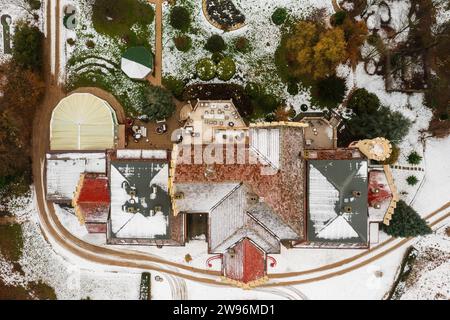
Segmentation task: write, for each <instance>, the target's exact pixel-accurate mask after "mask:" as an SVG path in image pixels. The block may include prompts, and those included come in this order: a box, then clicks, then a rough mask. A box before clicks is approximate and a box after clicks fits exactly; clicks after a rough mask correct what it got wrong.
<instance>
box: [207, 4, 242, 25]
mask: <svg viewBox="0 0 450 320" xmlns="http://www.w3.org/2000/svg"><path fill="white" fill-rule="evenodd" d="M202 1H203V4H202V7H203V14H204V15H205V17H206V20H208V22H209V23H211V24H212V25H213V26H214V27H216V28H218V29H221V30H226V31H233V30H237V29H240V28H242V27H243V26H244V24H245V15H244V14H243V13H242V12H241V11H240V10H239V9H238V8H237V7H236V5H235V4H234V3H233V1H232V0H202Z"/></svg>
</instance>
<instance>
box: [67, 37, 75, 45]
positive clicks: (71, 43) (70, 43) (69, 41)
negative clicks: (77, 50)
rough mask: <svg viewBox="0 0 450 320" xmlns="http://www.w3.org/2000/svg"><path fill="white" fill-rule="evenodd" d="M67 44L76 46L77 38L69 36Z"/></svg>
mask: <svg viewBox="0 0 450 320" xmlns="http://www.w3.org/2000/svg"><path fill="white" fill-rule="evenodd" d="M67 44H68V45H69V46H74V45H75V40H74V39H73V38H69V39H67Z"/></svg>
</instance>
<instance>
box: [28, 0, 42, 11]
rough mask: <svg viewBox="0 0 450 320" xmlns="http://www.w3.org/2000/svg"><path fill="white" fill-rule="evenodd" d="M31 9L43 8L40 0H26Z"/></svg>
mask: <svg viewBox="0 0 450 320" xmlns="http://www.w3.org/2000/svg"><path fill="white" fill-rule="evenodd" d="M26 1H27V2H28V5H29V6H30V9H31V10H39V9H40V8H41V1H40V0H26Z"/></svg>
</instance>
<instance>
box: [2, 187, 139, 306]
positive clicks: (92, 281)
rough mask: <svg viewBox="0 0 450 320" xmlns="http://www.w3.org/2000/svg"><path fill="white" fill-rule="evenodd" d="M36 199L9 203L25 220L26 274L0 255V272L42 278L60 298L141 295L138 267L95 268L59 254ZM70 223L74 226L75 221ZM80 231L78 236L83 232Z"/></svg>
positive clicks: (17, 280) (21, 279)
mask: <svg viewBox="0 0 450 320" xmlns="http://www.w3.org/2000/svg"><path fill="white" fill-rule="evenodd" d="M33 199H34V195H33V194H30V197H29V198H26V197H24V198H21V199H20V201H19V199H16V200H15V203H14V204H12V205H10V206H9V208H10V210H11V213H12V214H14V216H17V217H19V220H20V221H22V224H21V226H22V232H23V239H24V246H23V254H22V258H21V259H20V261H19V263H20V265H21V266H22V269H23V271H24V275H21V274H19V273H18V272H15V271H14V270H13V268H12V265H11V263H10V262H8V261H5V259H4V258H3V257H1V256H0V276H1V277H2V279H4V280H5V282H6V283H10V284H24V285H26V284H27V283H28V282H31V281H38V280H41V281H43V282H45V283H47V284H48V285H50V286H51V287H53V288H54V289H55V292H56V295H57V297H58V299H76V300H77V299H85V298H87V297H89V298H90V299H137V298H139V284H140V278H141V274H140V272H139V270H124V269H120V270H119V269H113V268H108V267H106V268H98V267H97V268H93V267H92V266H91V265H90V264H89V263H86V262H82V261H77V262H76V263H73V262H72V261H70V259H69V258H70V256H69V255H67V256H64V257H63V256H60V255H59V254H57V253H56V252H55V251H54V250H53V248H52V247H51V245H50V244H49V243H47V242H46V240H45V239H44V237H43V236H42V233H41V230H40V228H39V222H38V219H37V212H36V204H35V202H34V200H33ZM58 211H59V213H58V216H59V217H63V216H65V217H64V218H63V219H65V221H67V220H70V219H73V218H75V217H73V218H70V216H69V215H70V213H69V212H62V210H61V209H58ZM58 211H57V212H58ZM75 219H76V218H75ZM70 225H72V226H74V225H75V221H73V220H72V221H71V223H70ZM71 231H73V229H72V230H71ZM78 232H79V234H78V236H79V235H81V234H82V233H83V231H81V230H78Z"/></svg>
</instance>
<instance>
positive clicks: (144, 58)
mask: <svg viewBox="0 0 450 320" xmlns="http://www.w3.org/2000/svg"><path fill="white" fill-rule="evenodd" d="M120 65H121V68H122V71H123V72H124V73H125V74H126V75H127V76H128V77H129V78H131V79H135V80H143V79H145V78H146V77H147V76H148V75H149V74H150V73H151V72H152V71H153V54H152V53H151V52H150V51H149V50H148V49H147V48H144V47H131V48H129V49H127V50H126V51H125V52H124V53H123V54H122V60H121V63H120Z"/></svg>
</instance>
